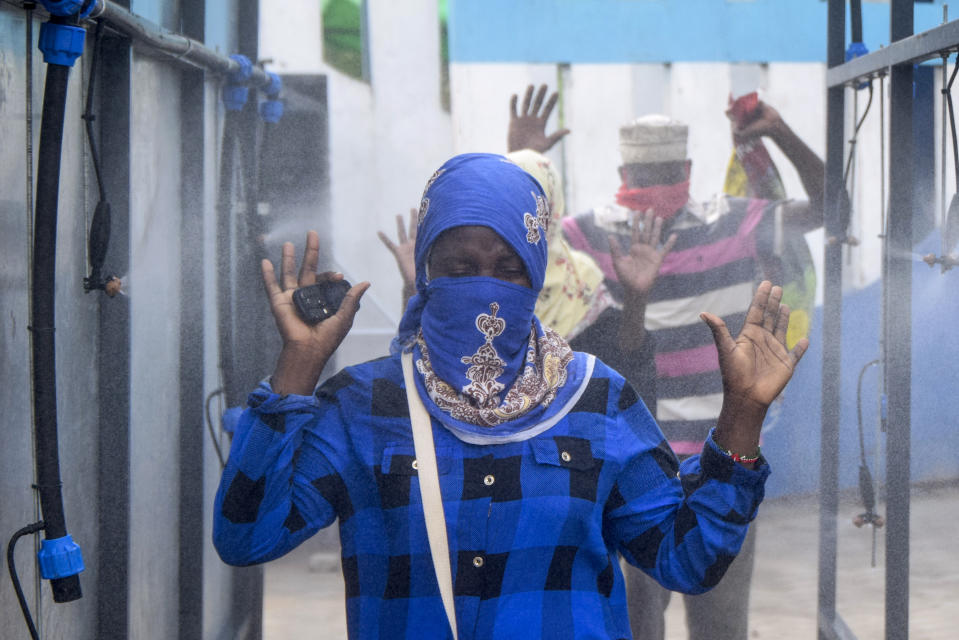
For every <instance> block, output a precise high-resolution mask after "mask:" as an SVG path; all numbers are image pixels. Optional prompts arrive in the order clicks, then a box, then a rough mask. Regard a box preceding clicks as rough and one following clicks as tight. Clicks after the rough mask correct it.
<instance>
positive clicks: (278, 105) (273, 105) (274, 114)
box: [260, 100, 283, 124]
mask: <svg viewBox="0 0 959 640" xmlns="http://www.w3.org/2000/svg"><path fill="white" fill-rule="evenodd" d="M282 117H283V102H281V101H280V100H264V101H263V102H261V103H260V118H261V119H262V120H263V122H269V123H270V124H276V123H277V122H279V121H280V119H281V118H282Z"/></svg>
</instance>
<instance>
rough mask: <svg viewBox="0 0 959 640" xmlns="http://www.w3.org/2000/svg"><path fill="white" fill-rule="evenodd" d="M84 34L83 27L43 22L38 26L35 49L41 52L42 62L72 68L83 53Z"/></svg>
mask: <svg viewBox="0 0 959 640" xmlns="http://www.w3.org/2000/svg"><path fill="white" fill-rule="evenodd" d="M86 34H87V32H86V30H85V29H84V28H83V27H75V26H71V25H68V24H59V23H56V22H44V23H43V24H41V25H40V37H39V38H38V40H37V48H38V49H40V51H42V52H43V61H44V62H46V63H47V64H57V65H60V66H61V67H72V66H73V63H74V62H76V61H77V58H79V57H80V55H81V54H82V53H83V41H84V38H85V37H86Z"/></svg>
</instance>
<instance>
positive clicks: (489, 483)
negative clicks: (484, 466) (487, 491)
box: [483, 475, 496, 487]
mask: <svg viewBox="0 0 959 640" xmlns="http://www.w3.org/2000/svg"><path fill="white" fill-rule="evenodd" d="M494 482H496V478H494V477H493V476H492V475H488V476H486V477H485V478H483V484H485V485H486V486H487V487H489V486H492V485H493V483H494Z"/></svg>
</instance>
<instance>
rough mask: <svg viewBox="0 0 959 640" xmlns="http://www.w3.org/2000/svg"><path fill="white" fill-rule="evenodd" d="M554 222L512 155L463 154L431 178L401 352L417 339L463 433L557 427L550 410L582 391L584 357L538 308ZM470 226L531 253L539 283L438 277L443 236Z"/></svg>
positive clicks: (421, 359) (429, 398)
mask: <svg viewBox="0 0 959 640" xmlns="http://www.w3.org/2000/svg"><path fill="white" fill-rule="evenodd" d="M548 224H549V208H548V204H547V201H546V197H545V195H544V193H543V190H542V188H541V187H540V185H539V183H538V182H537V181H536V180H535V179H534V178H533V177H532V176H530V175H529V174H528V173H526V172H525V171H523V170H522V169H521V168H519V167H518V166H517V165H515V164H514V163H512V162H510V161H509V160H507V159H506V158H504V157H503V156H497V155H492V154H480V153H472V154H464V155H459V156H456V157H454V158H452V159H451V160H449V161H447V162H446V163H445V164H444V165H443V166H442V167H440V169H439V170H438V171H437V172H436V173H434V174H433V176H432V177H431V178H430V180H429V182H428V183H427V185H426V189H425V190H424V193H423V199H422V202H421V204H420V211H419V218H418V228H417V234H416V248H415V261H416V295H414V296H413V297H412V298H411V299H410V301H409V304H408V305H407V307H406V312H405V313H404V315H403V318H402V320H401V321H400V329H399V334H398V336H397V338H396V340H394V352H395V351H397V350H399V349H402V348H413V351H414V358H415V359H416V361H417V362H416V365H417V370H418V372H419V375H417V376H416V379H417V387H418V388H419V391H420V396H421V398H422V399H423V402H424V404H425V405H426V408H427V410H428V411H429V412H430V414H431V415H433V416H434V417H436V418H437V419H438V420H439V421H440V422H442V423H443V424H444V425H445V426H446V427H447V428H449V429H450V430H452V431H453V432H454V433H455V434H456V435H457V436H459V437H461V438H462V439H466V440H468V441H469V440H471V438H472V441H477V442H490V441H499V440H512V439H522V438H525V437H531V435H533V434H532V433H530V432H529V430H530V429H531V428H532V429H533V430H534V431H535V427H536V426H537V425H539V426H540V427H541V429H540V430H542V429H545V428H548V426H549V425H547V424H546V423H547V422H549V420H548V418H549V417H550V416H553V415H554V414H557V412H559V411H561V410H562V409H563V407H564V406H565V405H566V402H565V401H566V400H569V398H570V397H572V396H571V394H572V393H575V395H576V396H577V397H578V393H576V391H577V389H578V387H579V386H580V384H579V382H581V381H582V379H583V373H584V367H583V366H580V365H581V364H582V363H580V360H581V358H580V359H574V358H573V355H572V351H570V349H569V347H568V345H566V343H565V342H563V340H562V339H561V338H560V337H559V336H558V335H556V334H555V333H553V332H551V331H548V330H546V331H544V329H543V327H542V326H541V325H540V323H539V320H537V319H536V316H535V315H534V313H533V309H534V307H535V304H536V298H537V295H538V294H539V291H540V289H541V288H542V286H543V280H544V277H545V273H546V256H547V247H546V228H547V225H548ZM462 226H482V227H488V228H490V229H492V230H493V231H495V232H496V233H497V234H498V235H499V236H500V237H501V238H502V239H503V240H504V241H505V242H506V243H507V244H508V245H509V246H510V247H511V248H512V249H513V251H515V252H516V254H517V255H518V256H519V257H520V258H521V259H522V261H523V264H524V265H525V267H526V272H527V275H528V276H529V280H530V283H531V285H532V287H525V286H522V285H518V284H514V283H510V282H505V281H502V280H498V279H496V278H490V277H485V276H475V277H463V278H451V277H439V278H434V279H432V280H429V279H428V273H427V264H428V261H429V256H430V251H431V249H432V247H433V244H434V243H435V242H436V239H437V238H438V237H439V236H440V234H442V233H443V232H444V231H446V230H448V229H452V228H455V227H462ZM587 377H588V376H587ZM568 408H569V407H567V408H566V409H567V410H568ZM563 413H565V411H563ZM556 420H558V416H557V417H556ZM552 422H555V420H553V421H552ZM550 424H551V422H550ZM542 425H546V426H542ZM491 427H492V429H491ZM493 432H495V433H493ZM519 433H525V434H526V435H524V436H521V437H519V436H517V434H519Z"/></svg>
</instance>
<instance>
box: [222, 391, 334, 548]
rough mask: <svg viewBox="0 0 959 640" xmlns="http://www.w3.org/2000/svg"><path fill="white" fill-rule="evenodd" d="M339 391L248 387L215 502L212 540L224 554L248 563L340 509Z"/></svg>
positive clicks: (294, 541)
mask: <svg viewBox="0 0 959 640" xmlns="http://www.w3.org/2000/svg"><path fill="white" fill-rule="evenodd" d="M341 432H342V420H341V419H340V412H339V407H338V405H337V403H336V402H335V399H333V398H328V399H326V400H318V399H317V398H316V397H314V396H296V395H288V396H280V395H277V394H275V393H273V392H272V390H271V389H270V387H269V385H268V384H267V383H265V382H264V383H262V384H261V385H260V387H259V388H258V389H257V390H256V391H254V392H253V393H251V394H250V396H249V402H248V407H247V409H246V410H245V411H244V412H243V415H242V416H241V417H240V420H239V423H238V424H237V427H236V432H235V434H234V438H233V444H232V446H231V449H230V457H229V460H228V461H227V464H226V467H225V468H224V469H223V474H222V476H221V478H220V484H219V487H218V489H217V493H216V499H215V502H214V516H213V517H214V519H213V543H214V546H215V547H216V550H217V552H218V553H219V554H220V557H221V558H222V559H223V561H224V562H226V563H228V564H233V565H249V564H255V563H259V562H265V561H268V560H272V559H274V558H277V557H279V556H282V555H283V554H285V553H287V552H288V551H290V550H291V549H293V548H294V547H296V546H297V545H299V544H300V543H301V542H303V541H304V540H306V539H307V538H309V537H310V536H312V535H313V534H314V533H316V531H318V530H319V529H321V528H323V527H326V526H329V525H330V524H332V523H333V521H334V520H335V519H336V516H337V510H336V504H337V503H338V502H341V501H340V500H339V499H338V496H337V494H338V490H339V487H340V485H342V482H338V478H339V477H340V473H339V470H338V467H339V466H340V463H339V462H338V459H337V458H338V453H337V452H338V450H339V449H340V447H339V446H338V440H339V439H338V435H339V434H340V433H341Z"/></svg>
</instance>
